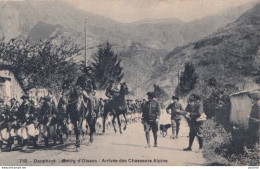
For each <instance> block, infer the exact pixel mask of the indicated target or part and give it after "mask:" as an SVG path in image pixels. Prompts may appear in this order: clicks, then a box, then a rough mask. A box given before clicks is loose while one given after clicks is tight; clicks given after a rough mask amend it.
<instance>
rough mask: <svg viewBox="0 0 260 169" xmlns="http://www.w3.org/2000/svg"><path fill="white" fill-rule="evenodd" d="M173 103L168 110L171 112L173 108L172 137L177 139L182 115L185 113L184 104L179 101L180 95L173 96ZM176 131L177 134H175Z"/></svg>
mask: <svg viewBox="0 0 260 169" xmlns="http://www.w3.org/2000/svg"><path fill="white" fill-rule="evenodd" d="M172 100H173V103H171V104H170V105H169V106H168V107H167V108H166V111H167V113H168V114H170V112H169V110H171V123H172V136H171V138H172V139H175V138H176V139H177V138H178V134H179V131H180V123H181V115H182V114H183V108H182V105H181V104H180V102H179V97H177V96H172ZM175 131H176V135H175Z"/></svg>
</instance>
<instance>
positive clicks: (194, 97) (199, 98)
mask: <svg viewBox="0 0 260 169" xmlns="http://www.w3.org/2000/svg"><path fill="white" fill-rule="evenodd" d="M189 100H190V101H197V100H201V97H200V96H199V95H197V94H192V95H190V97H189Z"/></svg>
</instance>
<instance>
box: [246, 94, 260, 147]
mask: <svg viewBox="0 0 260 169" xmlns="http://www.w3.org/2000/svg"><path fill="white" fill-rule="evenodd" d="M248 96H249V97H250V98H251V99H252V101H253V106H252V109H251V112H250V117H249V122H248V133H249V139H248V142H249V147H250V148H251V147H254V146H255V145H256V144H259V138H260V91H257V92H254V93H250V94H249V95H248Z"/></svg>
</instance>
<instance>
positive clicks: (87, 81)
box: [76, 66, 97, 116]
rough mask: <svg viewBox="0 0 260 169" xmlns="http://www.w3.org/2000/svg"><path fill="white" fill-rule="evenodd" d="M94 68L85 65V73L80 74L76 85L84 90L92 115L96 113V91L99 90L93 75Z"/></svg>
mask: <svg viewBox="0 0 260 169" xmlns="http://www.w3.org/2000/svg"><path fill="white" fill-rule="evenodd" d="M90 71H92V68H91V67H90V66H88V67H84V69H83V73H84V74H83V75H82V76H80V77H79V78H78V80H77V82H76V87H78V88H79V89H80V90H82V94H83V97H84V98H85V99H86V100H87V101H88V108H89V112H90V114H91V115H92V116H95V113H94V97H95V96H94V92H95V91H96V90H97V87H96V82H95V80H94V77H93V76H92V75H91V72H90Z"/></svg>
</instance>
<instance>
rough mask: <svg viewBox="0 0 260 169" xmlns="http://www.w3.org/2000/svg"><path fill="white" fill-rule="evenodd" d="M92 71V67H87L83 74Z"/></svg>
mask: <svg viewBox="0 0 260 169" xmlns="http://www.w3.org/2000/svg"><path fill="white" fill-rule="evenodd" d="M90 70H93V69H92V67H90V66H87V67H84V68H83V72H85V73H86V72H89V71H90Z"/></svg>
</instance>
